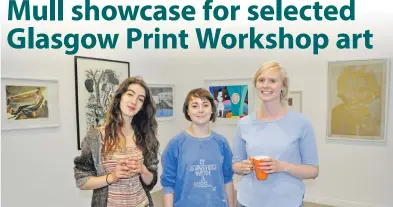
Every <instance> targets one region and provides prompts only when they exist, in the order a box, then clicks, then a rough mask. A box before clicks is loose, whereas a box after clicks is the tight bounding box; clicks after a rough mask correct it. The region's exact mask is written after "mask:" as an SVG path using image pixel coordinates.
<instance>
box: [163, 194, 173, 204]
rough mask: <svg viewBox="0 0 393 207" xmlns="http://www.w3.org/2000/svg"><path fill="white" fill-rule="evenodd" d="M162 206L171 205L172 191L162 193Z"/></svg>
mask: <svg viewBox="0 0 393 207" xmlns="http://www.w3.org/2000/svg"><path fill="white" fill-rule="evenodd" d="M164 207H173V193H167V194H164Z"/></svg>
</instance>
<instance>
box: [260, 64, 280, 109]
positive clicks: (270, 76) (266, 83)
mask: <svg viewBox="0 0 393 207" xmlns="http://www.w3.org/2000/svg"><path fill="white" fill-rule="evenodd" d="M254 86H255V88H256V90H257V93H258V96H259V98H260V99H261V100H262V101H263V102H278V103H280V102H281V103H284V102H285V100H286V98H287V95H288V79H287V77H286V74H285V72H284V70H283V69H282V68H281V67H280V65H278V63H274V62H269V63H265V64H264V65H263V66H262V67H261V68H260V69H259V70H258V71H257V73H256V74H255V77H254Z"/></svg>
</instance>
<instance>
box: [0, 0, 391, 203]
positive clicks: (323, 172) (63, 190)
mask: <svg viewBox="0 0 393 207" xmlns="http://www.w3.org/2000/svg"><path fill="white" fill-rule="evenodd" d="M321 2H323V3H325V4H326V3H327V2H328V1H321ZM329 2H334V1H329ZM335 2H338V1H335ZM348 2H349V1H348ZM386 2H387V1H384V2H380V3H378V4H375V3H374V2H370V1H356V3H357V5H356V11H357V13H356V15H357V16H356V17H357V19H356V21H354V22H346V23H344V22H335V23H329V22H308V23H307V22H306V23H305V22H280V23H277V22H269V23H266V22H261V23H259V24H253V25H249V23H247V22H245V21H238V22H232V23H219V22H202V21H197V22H195V23H187V24H186V23H154V22H151V23H145V22H134V23H128V22H111V23H107V22H105V23H100V22H79V23H76V22H71V21H64V22H62V23H59V22H45V24H43V23H42V22H5V21H4V20H3V24H2V32H1V76H2V77H4V76H7V77H28V78H54V79H57V80H58V83H59V85H58V86H59V87H58V92H59V93H58V95H59V109H60V127H57V128H40V129H31V130H14V131H2V133H1V189H2V190H1V193H2V195H1V197H2V199H1V206H10V207H19V206H21V207H22V206H37V207H38V206H39V207H44V206H45V207H46V206H47V207H52V206H56V207H69V206H76V207H82V206H89V205H90V200H91V192H89V191H80V190H79V189H78V188H76V186H75V180H74V177H73V159H74V157H75V156H77V155H78V154H79V153H80V151H78V150H77V138H76V137H77V134H76V108H75V77H74V56H73V55H65V54H64V49H59V50H27V49H24V50H16V49H12V48H10V47H9V46H8V44H7V35H8V32H9V31H10V30H11V29H13V28H16V27H23V28H26V27H28V26H34V27H35V28H36V30H37V32H38V30H39V32H43V33H47V34H52V33H56V32H57V33H63V34H66V33H70V32H72V33H80V34H82V33H120V34H122V35H121V36H120V39H119V44H118V46H117V47H116V49H113V50H109V49H107V50H100V49H98V48H96V49H92V50H81V51H80V52H79V53H78V54H77V55H80V56H88V57H96V58H106V59H113V60H120V61H129V62H130V72H131V75H132V76H134V75H140V76H142V77H143V78H144V79H145V80H146V81H147V82H148V83H151V84H173V85H175V101H176V103H175V119H174V120H171V121H166V122H159V140H160V143H161V148H160V151H161V152H162V151H163V149H164V147H165V146H166V144H167V143H168V141H169V139H170V138H171V137H172V136H174V135H176V134H177V133H178V132H179V131H180V130H183V129H184V128H186V127H187V126H188V123H187V122H186V120H185V119H184V117H183V114H182V112H181V109H182V105H183V101H184V98H185V96H186V94H187V92H188V91H189V90H191V89H193V88H196V87H203V86H204V80H205V79H227V78H250V79H251V78H252V77H253V75H254V73H255V71H256V70H257V68H258V67H259V66H260V65H261V64H262V63H263V62H265V61H270V60H276V61H278V62H280V63H281V64H282V65H283V66H284V67H285V69H286V71H287V72H288V75H289V78H290V89H292V90H301V91H302V92H303V99H302V104H303V106H302V108H303V112H304V113H305V115H307V117H309V119H310V120H311V122H312V124H313V126H314V128H315V133H316V138H317V144H318V154H319V160H320V174H319V177H318V178H317V179H316V180H310V181H306V184H307V192H306V197H305V199H306V200H307V201H313V202H318V203H323V204H330V205H336V206H343V207H347V206H348V207H363V206H373V207H374V206H376V207H377V206H379V207H390V206H393V197H392V196H391V195H392V192H393V145H392V142H393V127H392V126H393V110H392V109H393V88H392V87H393V72H391V73H390V78H389V80H390V81H391V83H390V85H389V103H388V106H387V109H388V112H387V126H388V130H387V135H386V136H387V138H386V139H387V141H386V142H384V143H371V142H370V143H365V142H349V141H347V142H344V141H328V140H326V137H325V134H326V130H327V128H326V123H327V117H328V116H327V114H328V112H327V103H328V99H327V98H328V97H327V83H328V82H327V62H328V61H339V60H357V59H375V58H388V59H389V60H390V63H391V64H392V61H393V41H392V40H391V38H390V35H389V34H390V31H391V30H392V28H393V26H392V24H391V22H392V21H393V19H392V15H390V13H391V12H390V11H388V9H387V6H386V5H385V4H386ZM44 3H47V2H44ZM150 3H152V4H153V3H154V1H150ZM172 3H176V2H175V1H173V2H172ZM191 3H192V2H190V4H191ZM266 3H274V1H268V2H266ZM384 3H385V4H384ZM75 4H76V3H75ZM234 4H236V2H234ZM255 4H261V3H260V2H259V3H258V1H255ZM331 4H335V3H331ZM341 4H342V3H336V5H341ZM193 5H194V4H193ZM71 6H72V5H71V4H69V2H66V4H65V7H66V8H70V7H71ZM245 6H246V5H245ZM245 6H244V7H245ZM195 7H197V5H195ZM6 8H7V6H2V9H1V12H2V17H3V19H6V12H7V10H6ZM68 10H69V9H68ZM198 12H200V10H198ZM66 15H67V13H66ZM68 15H70V14H68ZM66 17H67V16H66ZM68 17H69V16H68ZM155 26H158V27H160V29H161V31H165V32H178V31H179V30H180V29H186V30H187V31H190V33H192V31H193V30H192V29H193V28H194V27H218V26H221V27H223V28H225V29H224V31H226V32H232V33H235V34H237V33H244V32H248V28H249V27H250V26H255V27H256V28H257V29H258V30H259V31H260V32H265V33H268V32H274V33H276V32H278V27H281V26H284V27H285V29H286V31H287V32H290V33H292V34H297V33H301V32H304V33H311V34H312V33H326V34H327V35H329V37H330V38H331V40H332V41H333V40H335V36H336V35H337V34H338V33H342V32H345V33H347V34H351V33H362V32H364V31H365V30H368V29H369V30H370V31H372V33H373V34H374V37H373V38H372V40H371V43H372V44H373V45H374V49H373V50H367V49H364V47H363V45H364V42H363V43H362V44H359V46H360V48H359V49H357V50H348V51H345V50H342V51H340V50H336V49H335V45H334V42H331V43H330V44H329V45H330V46H329V48H327V49H325V50H323V51H320V54H319V55H318V56H316V55H312V51H311V49H309V50H299V49H294V50H286V49H284V50H236V49H234V50H225V49H216V50H200V49H198V48H197V47H196V45H197V42H196V39H195V35H192V36H190V38H189V40H188V44H189V45H190V48H189V49H188V50H143V49H141V47H140V45H139V46H138V47H137V48H136V49H133V50H131V49H127V48H126V47H125V45H126V44H125V31H126V28H130V27H138V28H141V29H143V30H144V31H153V29H154V27H155ZM192 34H194V33H192ZM389 69H391V67H390V68H389ZM1 94H4V93H3V91H1ZM4 108H5V106H3V105H2V108H1V110H4ZM214 129H215V130H216V131H218V132H219V133H222V134H223V135H225V136H226V137H227V138H228V140H229V142H230V143H231V145H232V138H233V136H234V134H235V125H221V124H219V123H216V124H214ZM161 171H162V170H161V166H160V173H161ZM159 189H160V185H159V184H158V185H157V186H156V188H155V190H159Z"/></svg>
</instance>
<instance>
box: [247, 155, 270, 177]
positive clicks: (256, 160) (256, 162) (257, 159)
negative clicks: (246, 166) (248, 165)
mask: <svg viewBox="0 0 393 207" xmlns="http://www.w3.org/2000/svg"><path fill="white" fill-rule="evenodd" d="M266 158H270V157H269V156H256V157H253V158H251V161H252V163H253V165H254V169H255V175H256V177H257V179H258V180H266V179H267V177H268V175H269V174H267V173H265V172H263V171H262V170H261V169H259V167H258V166H259V163H261V162H263V160H264V159H266Z"/></svg>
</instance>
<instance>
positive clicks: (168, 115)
mask: <svg viewBox="0 0 393 207" xmlns="http://www.w3.org/2000/svg"><path fill="white" fill-rule="evenodd" d="M149 88H150V91H151V93H152V96H153V99H154V103H155V104H156V108H157V113H156V118H157V121H165V120H171V119H173V118H174V108H175V107H174V103H175V86H174V85H158V84H156V85H154V84H150V85H149Z"/></svg>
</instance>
